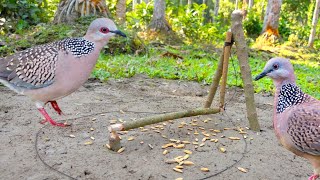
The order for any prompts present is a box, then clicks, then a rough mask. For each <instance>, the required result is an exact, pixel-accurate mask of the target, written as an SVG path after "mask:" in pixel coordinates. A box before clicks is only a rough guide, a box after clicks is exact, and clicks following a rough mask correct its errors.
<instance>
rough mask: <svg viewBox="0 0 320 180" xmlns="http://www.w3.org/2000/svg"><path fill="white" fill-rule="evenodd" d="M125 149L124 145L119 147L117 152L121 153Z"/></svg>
mask: <svg viewBox="0 0 320 180" xmlns="http://www.w3.org/2000/svg"><path fill="white" fill-rule="evenodd" d="M124 150H125V147H122V148H120V149H119V150H118V151H117V153H122V152H123V151H124Z"/></svg>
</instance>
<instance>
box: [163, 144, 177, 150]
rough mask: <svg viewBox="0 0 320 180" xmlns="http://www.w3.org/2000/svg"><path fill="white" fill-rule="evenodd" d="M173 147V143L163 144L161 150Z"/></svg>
mask: <svg viewBox="0 0 320 180" xmlns="http://www.w3.org/2000/svg"><path fill="white" fill-rule="evenodd" d="M175 145H176V144H175V143H168V144H165V145H163V146H161V147H162V149H165V148H167V147H172V146H175Z"/></svg>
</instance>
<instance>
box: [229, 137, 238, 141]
mask: <svg viewBox="0 0 320 180" xmlns="http://www.w3.org/2000/svg"><path fill="white" fill-rule="evenodd" d="M228 138H229V139H230V140H240V138H238V137H228Z"/></svg>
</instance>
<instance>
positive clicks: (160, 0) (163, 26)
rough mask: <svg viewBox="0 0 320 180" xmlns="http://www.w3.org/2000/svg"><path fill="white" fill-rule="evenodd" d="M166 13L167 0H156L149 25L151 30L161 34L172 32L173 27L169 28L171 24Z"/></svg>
mask: <svg viewBox="0 0 320 180" xmlns="http://www.w3.org/2000/svg"><path fill="white" fill-rule="evenodd" d="M165 12H166V2H165V0H155V1H154V9H153V17H152V20H151V23H150V25H149V29H153V30H155V31H161V32H169V31H171V27H170V26H169V23H168V21H167V20H166V16H165Z"/></svg>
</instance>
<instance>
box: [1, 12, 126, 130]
mask: <svg viewBox="0 0 320 180" xmlns="http://www.w3.org/2000/svg"><path fill="white" fill-rule="evenodd" d="M116 34H118V35H120V36H124V37H126V35H125V34H124V33H123V32H121V31H120V30H118V29H117V27H116V25H115V24H114V22H113V21H112V20H110V19H107V18H98V19H96V20H94V21H92V23H91V24H90V26H89V28H88V30H87V32H86V34H85V36H84V37H80V38H67V39H64V40H60V41H57V42H53V43H49V44H44V45H40V46H36V47H32V48H29V49H26V50H24V51H21V52H18V53H16V54H13V55H11V56H7V57H4V58H0V82H1V83H3V84H4V85H5V86H7V87H9V88H10V89H11V90H13V91H15V92H17V93H18V94H22V95H26V96H28V97H30V98H31V99H32V100H33V101H34V102H35V104H36V106H37V108H38V110H39V111H40V112H41V114H42V115H43V116H44V117H45V120H44V121H42V123H45V122H49V123H51V124H52V125H55V126H65V124H63V123H57V122H55V121H54V120H53V119H51V117H50V116H49V115H48V113H47V112H46V110H45V109H44V106H45V104H47V103H48V102H50V103H51V105H52V107H53V108H54V109H55V110H56V111H57V112H58V113H59V114H61V113H62V112H61V110H60V108H59V106H58V104H57V102H56V100H58V99H61V98H63V97H65V96H67V95H69V94H71V93H72V92H74V91H76V90H77V89H78V88H79V87H80V86H82V85H83V84H84V82H85V81H86V80H87V79H88V78H89V76H90V74H91V71H92V69H93V68H94V66H95V64H96V62H97V59H98V56H99V53H100V50H101V49H102V48H103V47H104V46H105V45H106V44H107V43H108V41H109V40H110V38H111V37H113V36H114V35H116Z"/></svg>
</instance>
